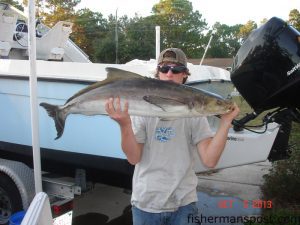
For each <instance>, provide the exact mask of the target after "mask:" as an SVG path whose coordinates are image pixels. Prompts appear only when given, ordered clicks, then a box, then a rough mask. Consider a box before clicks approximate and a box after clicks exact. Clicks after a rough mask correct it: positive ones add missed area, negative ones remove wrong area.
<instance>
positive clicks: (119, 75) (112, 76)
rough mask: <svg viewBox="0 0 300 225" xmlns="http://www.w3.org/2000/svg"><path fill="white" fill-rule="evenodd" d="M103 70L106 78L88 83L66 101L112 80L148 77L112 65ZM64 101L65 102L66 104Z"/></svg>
mask: <svg viewBox="0 0 300 225" xmlns="http://www.w3.org/2000/svg"><path fill="white" fill-rule="evenodd" d="M105 70H106V71H107V78H106V79H105V80H102V81H98V82H96V83H94V84H92V85H89V86H88V87H86V88H84V89H82V90H80V91H79V92H77V93H76V94H75V95H73V96H72V97H71V98H69V99H68V100H67V101H66V103H68V102H70V101H71V100H73V99H74V98H76V97H78V96H79V95H81V94H83V93H86V92H88V91H90V90H92V89H95V88H98V87H101V86H103V85H106V84H109V83H111V82H114V81H116V80H130V79H149V78H147V77H144V76H142V75H139V74H137V73H133V72H130V71H127V70H122V69H118V68H114V67H106V68H105ZM66 103H65V104H66Z"/></svg>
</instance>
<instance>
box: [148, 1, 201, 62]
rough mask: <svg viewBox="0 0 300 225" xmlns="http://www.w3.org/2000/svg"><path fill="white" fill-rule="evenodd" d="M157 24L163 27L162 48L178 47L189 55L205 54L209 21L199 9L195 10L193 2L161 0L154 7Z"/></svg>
mask: <svg viewBox="0 0 300 225" xmlns="http://www.w3.org/2000/svg"><path fill="white" fill-rule="evenodd" d="M152 12H153V13H154V16H155V21H156V25H159V26H160V27H161V41H162V43H161V44H162V46H161V47H162V48H166V47H178V48H181V49H182V50H183V51H185V52H186V54H187V56H188V57H199V56H201V55H202V54H203V51H204V48H203V45H202V43H203V40H204V39H205V37H204V35H203V31H204V30H206V29H207V27H206V26H207V23H206V22H205V20H204V19H202V15H201V14H200V13H199V11H197V10H196V11H193V6H192V3H191V2H189V1H187V0H160V2H159V3H158V4H155V5H154V6H153V8H152Z"/></svg>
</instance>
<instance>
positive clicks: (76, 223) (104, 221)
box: [72, 205, 132, 225]
mask: <svg viewBox="0 0 300 225" xmlns="http://www.w3.org/2000/svg"><path fill="white" fill-rule="evenodd" d="M108 220H109V217H108V216H107V215H104V214H101V213H87V214H84V215H80V216H77V217H75V218H74V219H73V223H72V225H132V214H131V205H129V206H127V207H126V208H125V209H124V211H123V214H122V215H121V216H119V217H117V218H114V219H112V220H110V221H108Z"/></svg>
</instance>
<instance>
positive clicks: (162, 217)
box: [132, 203, 198, 225]
mask: <svg viewBox="0 0 300 225" xmlns="http://www.w3.org/2000/svg"><path fill="white" fill-rule="evenodd" d="M197 215H198V208H197V206H196V203H191V204H189V205H186V206H182V207H179V208H178V210H177V211H174V212H162V213H150V212H145V211H143V210H141V209H138V208H137V207H135V206H132V220H133V225H196V224H197V223H195V220H194V218H195V217H196V216H197Z"/></svg>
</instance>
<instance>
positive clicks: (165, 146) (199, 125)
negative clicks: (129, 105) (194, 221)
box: [131, 116, 213, 212]
mask: <svg viewBox="0 0 300 225" xmlns="http://www.w3.org/2000/svg"><path fill="white" fill-rule="evenodd" d="M132 124H133V131H134V134H135V137H136V140H137V142H138V143H143V144H144V148H143V153H142V158H141V161H140V162H139V163H138V164H136V166H135V170H134V175H133V187H132V189H133V190H132V198H131V203H132V204H133V205H134V206H136V207H138V208H139V209H141V210H144V211H147V212H168V211H175V210H177V209H178V207H180V206H185V205H187V204H190V203H192V202H196V201H197V193H196V187H197V177H196V174H195V172H194V169H193V168H194V162H195V157H198V154H197V147H196V145H197V143H198V142H200V141H201V140H203V139H206V138H208V137H212V136H213V134H212V132H211V130H210V127H209V124H208V122H207V119H206V117H197V118H182V119H176V120H168V121H167V120H161V119H160V118H155V117H138V116H134V117H132Z"/></svg>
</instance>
